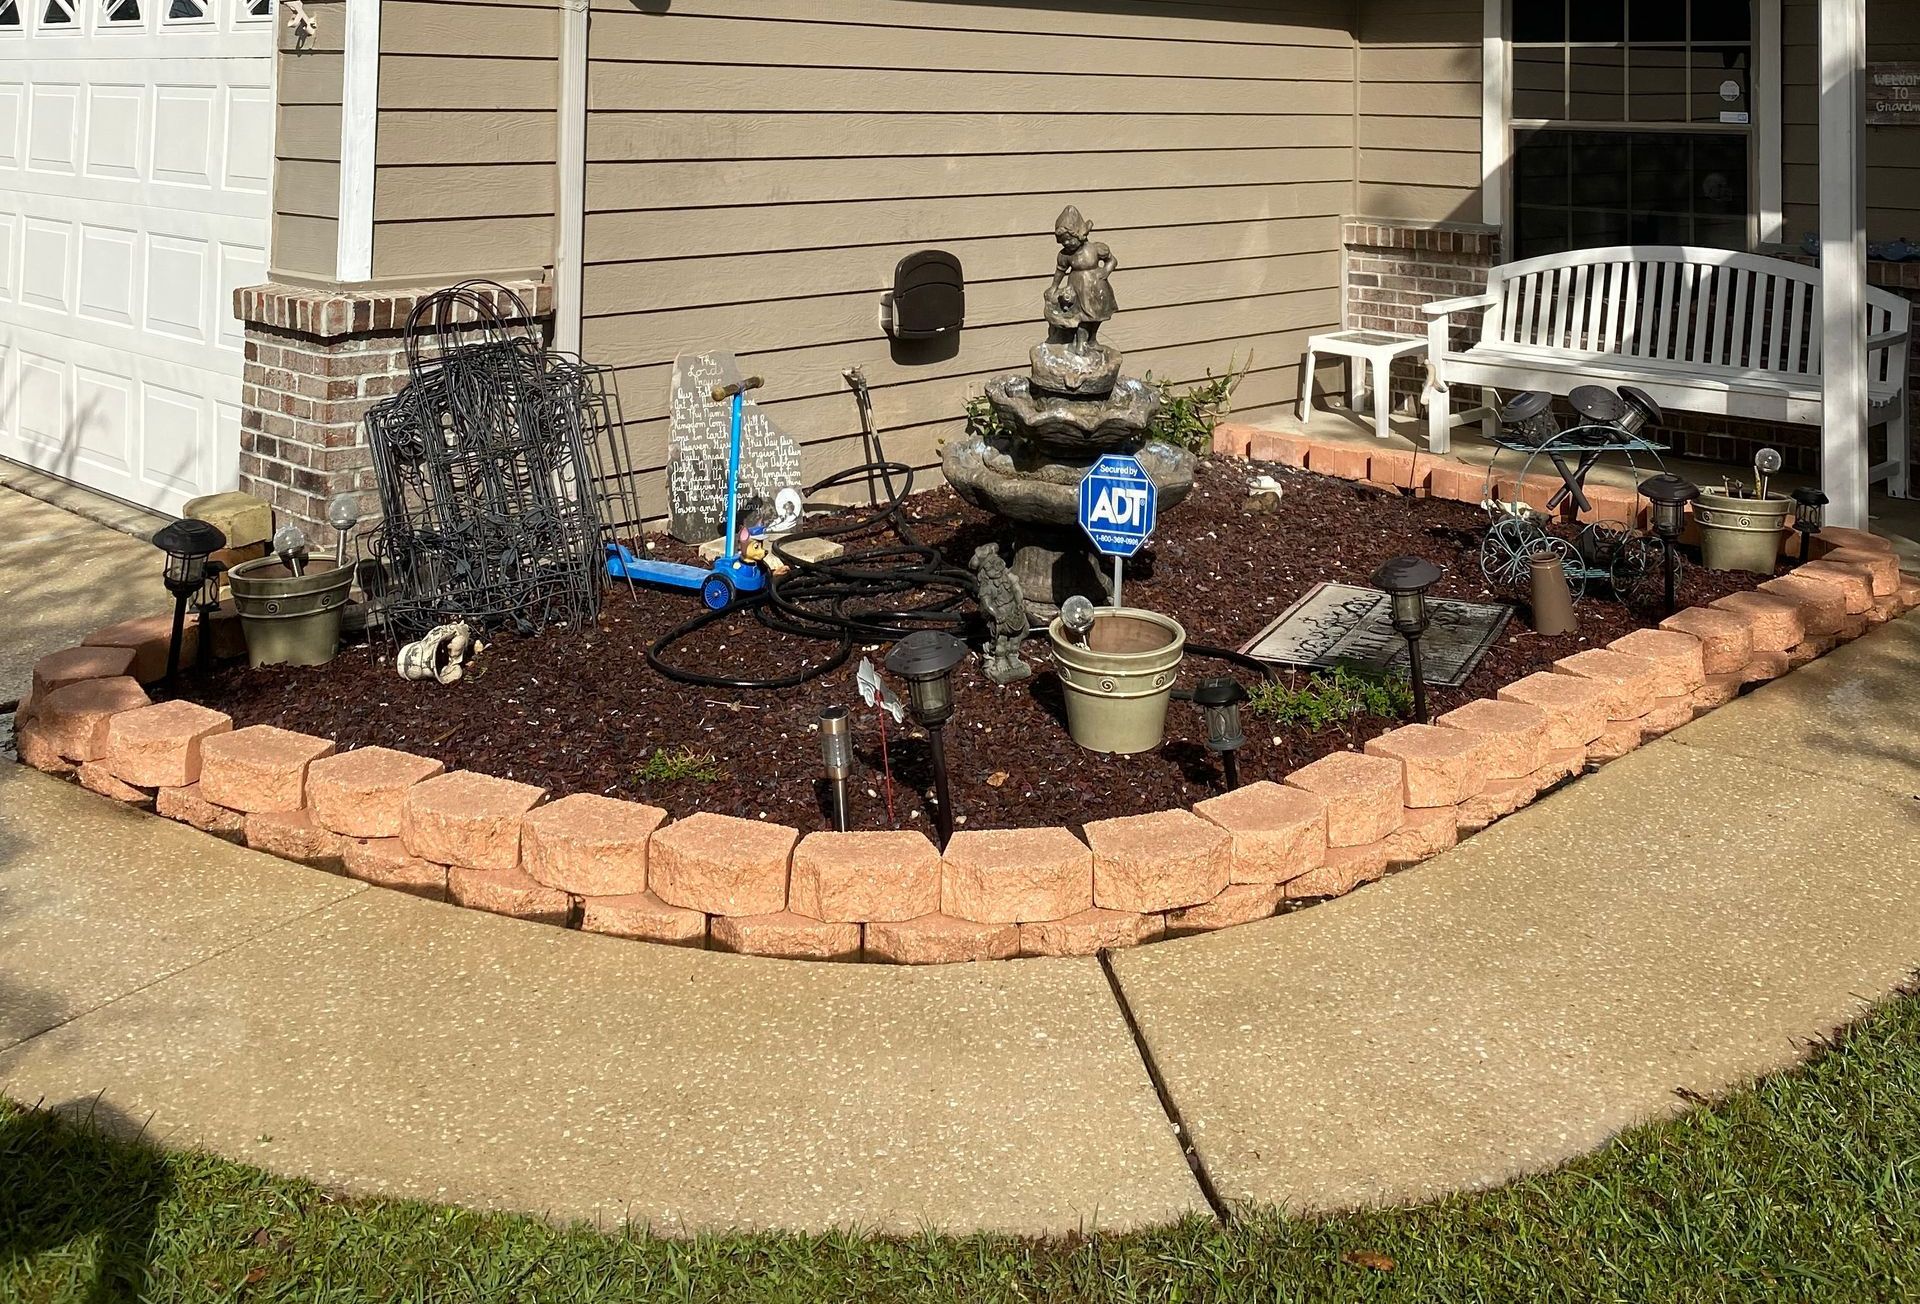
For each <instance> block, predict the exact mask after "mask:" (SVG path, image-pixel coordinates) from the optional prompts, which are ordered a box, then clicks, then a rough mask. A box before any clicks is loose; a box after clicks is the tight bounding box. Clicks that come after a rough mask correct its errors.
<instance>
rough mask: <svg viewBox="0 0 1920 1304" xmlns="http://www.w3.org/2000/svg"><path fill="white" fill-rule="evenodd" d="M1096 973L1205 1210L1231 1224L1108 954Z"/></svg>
mask: <svg viewBox="0 0 1920 1304" xmlns="http://www.w3.org/2000/svg"><path fill="white" fill-rule="evenodd" d="M1099 960H1100V972H1101V973H1103V974H1105V975H1106V976H1107V987H1108V989H1109V990H1110V991H1112V992H1113V1002H1114V1004H1115V1005H1117V1006H1119V1007H1120V1017H1121V1019H1122V1020H1124V1021H1125V1023H1126V1025H1127V1035H1128V1036H1130V1037H1132V1038H1133V1049H1134V1052H1135V1053H1136V1054H1138V1055H1139V1056H1140V1065H1141V1067H1142V1068H1144V1069H1146V1071H1147V1080H1148V1081H1149V1082H1151V1083H1152V1084H1153V1094H1154V1095H1155V1096H1157V1097H1158V1098H1159V1100H1160V1110H1161V1112H1162V1113H1164V1114H1165V1115H1166V1116H1167V1122H1168V1123H1170V1124H1172V1126H1173V1135H1174V1137H1175V1138H1176V1139H1177V1140H1178V1141H1179V1142H1180V1153H1181V1154H1182V1155H1183V1156H1184V1157H1185V1158H1186V1161H1187V1168H1188V1169H1189V1170H1191V1171H1192V1173H1193V1180H1194V1184H1195V1185H1197V1186H1198V1187H1199V1188H1200V1194H1201V1196H1202V1197H1204V1198H1205V1200H1206V1202H1207V1207H1208V1208H1209V1209H1211V1210H1213V1216H1214V1217H1215V1218H1217V1219H1219V1220H1220V1221H1221V1222H1222V1223H1227V1224H1231V1223H1232V1222H1234V1216H1233V1210H1232V1209H1231V1208H1229V1207H1228V1205H1227V1202H1226V1201H1225V1200H1223V1199H1221V1197H1220V1191H1219V1188H1218V1187H1216V1186H1214V1184H1213V1175H1212V1174H1211V1173H1209V1172H1208V1171H1207V1166H1206V1164H1205V1163H1204V1162H1203V1161H1202V1160H1201V1158H1200V1151H1199V1149H1198V1148H1197V1147H1196V1146H1195V1145H1194V1143H1193V1133H1192V1132H1190V1131H1189V1130H1188V1129H1187V1121H1186V1119H1184V1118H1182V1117H1181V1115H1180V1106H1179V1105H1178V1104H1177V1103H1175V1101H1174V1099H1173V1091H1172V1090H1171V1089H1170V1088H1169V1087H1168V1086H1167V1079H1166V1077H1165V1075H1163V1074H1162V1073H1161V1072H1160V1066H1159V1064H1157V1063H1156V1062H1155V1061H1154V1058H1153V1051H1152V1049H1151V1048H1150V1047H1149V1046H1148V1045H1147V1039H1146V1036H1145V1034H1143V1033H1142V1032H1141V1031H1140V1023H1139V1021H1138V1020H1137V1019H1135V1018H1134V1017H1133V1006H1131V1005H1129V1004H1128V1003H1127V993H1126V989H1125V988H1123V987H1122V986H1121V985H1120V975H1119V974H1118V973H1116V972H1115V971H1114V968H1113V959H1112V957H1111V956H1110V955H1109V953H1108V952H1106V951H1102V952H1100V954H1099Z"/></svg>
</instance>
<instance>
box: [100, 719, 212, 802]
mask: <svg viewBox="0 0 1920 1304" xmlns="http://www.w3.org/2000/svg"><path fill="white" fill-rule="evenodd" d="M231 732H233V717H232V716H230V715H228V714H226V713H225V712H224V711H214V710H209V709H208V708H207V707H204V706H199V705H196V704H195V703H193V702H186V701H173V702H157V703H155V704H154V705H152V706H143V707H141V708H139V709H138V710H134V711H127V712H125V713H123V714H121V715H116V716H114V717H113V719H112V721H111V722H110V723H109V724H108V725H107V758H106V759H107V765H108V767H109V768H110V769H111V770H112V771H113V773H114V774H115V775H117V776H118V777H119V778H120V779H122V780H123V781H125V782H127V783H134V784H139V785H141V786H142V787H147V788H184V787H186V786H187V785H189V784H193V783H198V782H199V781H200V746H201V744H202V743H203V742H205V741H206V740H207V739H209V738H211V737H213V736H214V735H215V734H224V733H231Z"/></svg>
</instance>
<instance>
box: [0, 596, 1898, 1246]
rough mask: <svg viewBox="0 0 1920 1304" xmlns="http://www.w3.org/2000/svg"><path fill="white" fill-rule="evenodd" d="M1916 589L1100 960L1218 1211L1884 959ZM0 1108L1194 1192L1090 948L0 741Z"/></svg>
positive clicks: (710, 1207)
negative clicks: (587, 910)
mask: <svg viewBox="0 0 1920 1304" xmlns="http://www.w3.org/2000/svg"><path fill="white" fill-rule="evenodd" d="M1916 705H1920V617H1909V618H1907V619H1905V620H1902V621H1898V622H1895V623H1893V624H1891V625H1888V626H1886V627H1884V628H1882V629H1881V630H1879V631H1876V632H1875V633H1873V634H1870V635H1868V636H1867V637H1866V638H1864V639H1861V640H1859V641H1858V642H1856V643H1853V644H1851V645H1850V646H1848V647H1846V648H1844V649H1842V650H1840V651H1839V652H1837V653H1835V654H1833V655H1832V656H1830V657H1828V658H1827V659H1825V660H1824V661H1823V662H1821V663H1820V664H1818V665H1816V666H1813V667H1810V668H1808V669H1805V670H1802V671H1800V672H1799V673H1797V674H1795V675H1793V676H1790V677H1789V678H1788V679H1786V680H1784V681H1782V682H1781V683H1779V684H1776V685H1773V686H1770V687H1767V688H1764V689H1762V690H1760V691H1759V692H1757V693H1755V694H1753V695H1751V696H1750V697H1748V698H1746V699H1745V700H1743V701H1741V702H1739V703H1737V704H1735V705H1733V706H1730V707H1727V708H1724V709H1722V710H1721V711H1719V712H1716V713H1715V714H1714V715H1713V716H1711V717H1709V718H1708V719H1706V720H1704V721H1702V722H1700V723H1699V724H1696V725H1692V726H1689V727H1688V728H1686V729H1683V730H1681V731H1680V732H1679V733H1677V734H1674V735H1670V736H1669V738H1668V739H1666V740H1663V741H1662V742H1659V743H1656V744H1654V745H1652V746H1651V747H1648V748H1646V749H1643V750H1642V751H1641V752H1639V753H1636V754H1635V755H1633V756H1631V757H1629V758H1628V759H1626V760H1625V761H1621V762H1618V763H1616V764H1614V765H1611V766H1609V767H1607V768H1606V769H1605V770H1603V771H1601V772H1600V773H1599V774H1597V775H1594V776H1591V777H1588V778H1586V779H1583V780H1581V781H1580V782H1579V783H1577V784H1575V785H1573V786H1572V787H1571V788H1569V789H1567V790H1566V791H1564V792H1562V793H1561V794H1559V795H1557V796H1555V797H1553V798H1550V799H1548V800H1547V801H1545V802H1542V803H1539V804H1537V805H1535V806H1534V807H1532V808H1530V809H1528V810H1527V811H1525V812H1523V813H1521V814H1520V815H1517V816H1515V817H1513V818H1511V819H1509V820H1507V821H1505V822H1503V823H1502V824H1500V825H1497V826H1496V827H1495V828H1493V829H1491V830H1489V831H1488V832H1487V833H1485V834H1482V835H1481V836H1479V837H1476V838H1474V839H1471V840H1470V841H1468V842H1467V843H1464V844H1462V846H1461V847H1459V848H1458V849H1457V850H1455V851H1453V852H1450V853H1447V854H1445V855H1443V856H1440V857H1438V858H1436V859H1434V860H1431V861H1429V862H1427V863H1426V864H1425V865H1422V866H1420V867H1418V868H1416V869H1414V870H1412V871H1409V872H1408V873H1405V874H1402V875H1398V876H1395V877H1393V878H1390V879H1388V880H1386V881H1385V882H1383V883H1381V884H1378V885H1376V886H1373V887H1370V888H1365V889H1362V890H1361V891H1359V892H1357V893H1355V894H1354V895H1352V896H1350V897H1347V898H1344V899H1342V900H1339V901H1336V902H1332V903H1329V904H1326V905H1323V906H1319V907H1316V908H1314V909H1312V910H1308V911H1304V912H1300V913H1298V914H1294V915H1290V916H1286V917H1282V918H1279V919H1274V920H1270V921H1267V922H1265V923H1263V924H1255V925H1250V926H1246V927H1242V928H1239V929H1234V930H1231V931H1229V932H1226V933H1222V934H1217V935H1214V936H1212V937H1206V938H1199V939H1192V940H1187V941H1181V942H1172V943H1164V944H1161V945H1158V946H1154V947H1149V948H1146V949H1144V950H1141V951H1138V952H1132V953H1123V954H1120V955H1118V956H1116V957H1115V959H1114V966H1115V970H1116V972H1117V974H1118V978H1119V983H1120V987H1121V989H1122V991H1123V992H1124V995H1125V998H1126V1000H1127V1003H1128V1005H1129V1007H1130V1008H1131V1011H1132V1012H1133V1014H1134V1015H1135V1017H1136V1019H1137V1021H1138V1024H1139V1027H1140V1030H1141V1033H1142V1037H1143V1039H1144V1041H1145V1044H1146V1046H1147V1048H1148V1050H1149V1051H1150V1053H1151V1055H1152V1056H1153V1058H1154V1060H1155V1062H1156V1063H1157V1066H1158V1067H1159V1069H1160V1070H1161V1072H1162V1073H1163V1075H1164V1079H1165V1083H1166V1086H1167V1089H1168V1093H1169V1096H1170V1099H1171V1103H1172V1106H1173V1108H1174V1110H1175V1111H1176V1112H1177V1113H1178V1114H1179V1115H1180V1116H1181V1117H1182V1118H1183V1119H1184V1121H1185V1123H1186V1125H1187V1126H1188V1127H1189V1128H1190V1129H1191V1135H1192V1137H1193V1140H1194V1142H1195V1144H1196V1146H1197V1150H1198V1155H1199V1158H1200V1160H1201V1161H1202V1163H1203V1165H1204V1168H1205V1171H1206V1172H1207V1174H1208V1175H1209V1176H1210V1178H1211V1180H1212V1183H1213V1185H1214V1186H1215V1187H1216V1188H1217V1189H1218V1190H1219V1191H1220V1192H1221V1193H1222V1195H1223V1196H1224V1197H1225V1199H1226V1200H1228V1201H1229V1202H1237V1201H1271V1202H1280V1203H1285V1204H1288V1205H1291V1206H1293V1207H1296V1208H1322V1207H1329V1206H1340V1205H1347V1204H1353V1203H1359V1202H1368V1201H1375V1200H1403V1199H1417V1198H1420V1197H1422V1196H1426V1195H1431V1194H1435V1193H1438V1192H1440V1191H1443V1190H1449V1189H1454V1188H1458V1187H1463V1186H1477V1185H1483V1184H1488V1183H1493V1182H1498V1181H1500V1180H1502V1179H1504V1178H1506V1177H1508V1176H1511V1175H1513V1174H1515V1173H1519V1172H1524V1171H1529V1170H1533V1169H1538V1168H1544V1167H1548V1166H1551V1165H1553V1164H1555V1163H1557V1162H1559V1161H1561V1160H1563V1159H1565V1158H1568V1157H1570V1156H1572V1155H1575V1154H1578V1153H1580V1152H1582V1151H1584V1150H1586V1149H1589V1148H1591V1147H1592V1146H1594V1145H1596V1144H1598V1143H1600V1142H1601V1141H1603V1140H1605V1139H1606V1137H1607V1136H1609V1135H1610V1134H1611V1133H1612V1132H1614V1131H1616V1130H1617V1129H1619V1128H1621V1127H1623V1126H1626V1125H1628V1124H1631V1123H1633V1122H1636V1121H1639V1120H1641V1119H1644V1118H1647V1117H1650V1116H1654V1115H1658V1114H1661V1113H1664V1112H1669V1111H1672V1110H1675V1109H1678V1108H1682V1107H1683V1100H1682V1097H1681V1096H1680V1095H1679V1094H1678V1092H1679V1091H1680V1090H1681V1089H1685V1090H1686V1091H1689V1092H1701V1093H1712V1092H1714V1091H1717V1090H1719V1089H1721V1088H1723V1087H1724V1086H1726V1085H1729V1084H1733V1083H1737V1082H1740V1081H1742V1080H1744V1079H1745V1078H1747V1077H1749V1076H1750V1075H1753V1074H1756V1073H1760V1072H1764V1071H1766V1070H1768V1069H1771V1068H1776V1067H1779V1066H1781V1065H1784V1064H1787V1063H1789V1062H1791V1061H1792V1060H1793V1059H1794V1058H1795V1057H1796V1056H1797V1055H1798V1054H1799V1053H1800V1051H1801V1049H1802V1048H1803V1047H1804V1045H1805V1044H1806V1043H1807V1041H1808V1040H1809V1039H1811V1038H1814V1037H1818V1036H1821V1035H1824V1034H1825V1033H1827V1032H1829V1031H1831V1030H1832V1029H1833V1028H1834V1027H1835V1026H1836V1025H1838V1024H1841V1023H1843V1022H1845V1021H1847V1020H1849V1019H1851V1018H1853V1017H1854V1016H1855V1015H1857V1014H1858V1013H1859V1012H1860V1011H1861V1010H1863V1009H1864V1008H1865V1007H1866V1006H1867V1004H1869V1003H1870V1002H1872V1001H1874V1000H1876V999H1878V998H1880V997H1882V996H1884V995H1886V994H1888V993H1890V992H1891V991H1892V990H1893V989H1894V987H1895V986H1896V984H1898V983H1899V982H1900V981H1901V980H1902V979H1904V978H1905V977H1906V976H1907V974H1908V973H1909V972H1910V971H1911V969H1912V968H1913V967H1914V966H1915V965H1916V964H1917V963H1920V856H1917V855H1915V854H1914V848H1915V846H1916V843H1917V842H1920V803H1916V801H1915V800H1914V798H1915V796H1916V795H1917V794H1920V740H1917V739H1916V737H1915V735H1914V733H1913V731H1912V730H1911V729H1909V728H1907V727H1906V726H1905V722H1906V721H1907V720H1910V719H1912V718H1913V712H1914V707H1915V706H1916ZM8 1046H10V1047H11V1048H10V1049H5V1050H4V1051H0V1092H4V1093H5V1094H7V1095H10V1096H12V1097H14V1098H16V1099H22V1100H27V1101H35V1100H45V1101H47V1102H49V1103H54V1104H62V1103H67V1102H75V1101H85V1100H87V1099H89V1098H92V1097H94V1096H96V1095H99V1096H101V1097H102V1098H103V1099H104V1101H105V1103H106V1104H108V1105H109V1106H111V1107H112V1108H113V1110H114V1111H115V1112H117V1113H118V1114H120V1115H124V1116H128V1117H131V1118H134V1119H140V1120H147V1119H151V1128H150V1130H151V1132H152V1134H154V1135H157V1136H158V1137H160V1138H161V1139H163V1140H167V1141H172V1142H177V1143H196V1144H203V1145H206V1146H209V1147H211V1148H213V1149H215V1150H218V1151H220V1152H221V1153H224V1154H228V1155H231V1156H233V1157H235V1158H239V1159H243V1160H247V1161H249V1162H253V1163H258V1164H260V1165H262V1166H264V1167H267V1168H270V1169H273V1170H275V1171H280V1172H286V1173H293V1174H299V1175H305V1176H310V1177H313V1178H315V1179H317V1180H321V1181H324V1182H329V1183H336V1184H339V1185H341V1186H345V1187H348V1188H350V1189H353V1190H361V1191H379V1192H392V1193H398V1194H406V1195H413V1196H423V1197H427V1198H435V1199H443V1200H450V1201H455V1202H461V1203H469V1204H476V1205H487V1206H498V1207H504V1208H511V1209H521V1210H528V1211H533V1212H538V1213H545V1214H550V1215H554V1216H559V1217H586V1218H597V1219H602V1220H608V1221H612V1220H618V1219H620V1218H623V1217H629V1216H630V1217H632V1218H634V1219H637V1220H639V1221H642V1222H649V1223H652V1224H653V1225H654V1226H656V1227H657V1228H659V1229H661V1230H670V1231H682V1230H685V1231H692V1230H712V1229H724V1228H728V1227H736V1226H737V1227H764V1226H787V1227H795V1228H809V1229H812V1228H822V1227H828V1226H836V1225H852V1226H856V1227H863V1228H881V1229H888V1230H911V1229H913V1228H915V1227H917V1226H920V1225H923V1224H925V1225H931V1226H935V1227H940V1228H944V1229H947V1230H954V1231H962V1230H967V1229H969V1228H976V1227H977V1228H988V1229H993V1230H1000V1231H1010V1232H1021V1233H1064V1232H1070V1231H1074V1230H1077V1229H1080V1228H1085V1227H1091V1226H1095V1225H1098V1226H1101V1227H1105V1228H1109V1229H1118V1228H1127V1227H1136V1226H1140V1225H1143V1224H1149V1223H1155V1222H1162V1221H1166V1220H1169V1219H1172V1218H1175V1217H1178V1216H1180V1215H1181V1214H1183V1213H1185V1212H1188V1211H1193V1210H1203V1209H1204V1208H1205V1207H1206V1206H1205V1203H1204V1201H1203V1199H1202V1197H1201V1194H1200V1191H1199V1187H1198V1185H1197V1184H1196V1182H1195V1180H1194V1178H1193V1176H1192V1174H1191V1173H1190V1172H1189V1169H1188V1167H1187V1165H1186V1163H1185V1161H1184V1159H1183V1157H1182V1154H1181V1151H1180V1149H1179V1147H1178V1145H1177V1144H1176V1137H1175V1133H1174V1131H1173V1129H1172V1127H1171V1125H1170V1122H1169V1120H1168V1118H1167V1116H1166V1114H1165V1113H1164V1112H1163V1110H1162V1107H1161V1102H1160V1101H1159V1100H1158V1098H1157V1097H1156V1094H1155V1092H1154V1089H1153V1087H1152V1085H1151V1082H1150V1079H1149V1077H1148V1075H1147V1072H1146V1070H1145V1067H1144V1065H1143V1063H1142V1060H1141V1057H1140V1054H1139V1050H1138V1047H1137V1046H1136V1045H1135V1043H1134V1042H1133V1040H1132V1039H1131V1038H1130V1036H1129V1033H1128V1029H1127V1027H1126V1023H1125V1020H1124V1017H1123V1013H1122V1011H1121V1009H1120V1006H1119V1005H1118V1003H1117V1002H1116V1000H1115V999H1114V996H1113V993H1112V991H1111V990H1110V988H1109V986H1108V984H1107V982H1106V980H1105V978H1104V977H1103V975H1102V973H1101V971H1100V968H1099V966H1098V965H1097V964H1096V963H1094V962H1093V961H1078V962H1076V961H1050V960H1038V961H1015V962H1008V963H1004V964H993V965H976V966H963V967H957V968H950V969H934V970H910V969H894V968H883V967H878V966H873V967H861V966H838V965H806V964H798V963H792V962H780V961H758V960H751V959H743V958H739V957H733V956H725V955H719V954H711V953H705V952H682V951H676V950H669V949H664V948H654V947H648V946H643V945H638V944H632V943H625V942H620V941H617V940H613V939H609V938H600V937H592V936H586V935H583V934H579V933H566V932H559V931H556V930H552V929H547V928H542V927H538V926H535V925H529V924H523V923H519V922H516V921H510V920H505V919H498V918H493V917H489V916H485V915H481V914H478V913H475V912H470V911H461V910H455V909H452V908H447V907H441V906H436V905H430V904H428V903H425V902H420V901H415V900H412V899H410V898H406V897H400V896H395V895H391V894H386V893H381V892H378V891H373V890H367V889H363V888H361V887H360V886H359V885H358V884H355V883H351V882H348V881H346V880H343V879H337V878H331V877H328V876H326V875H323V874H318V873H314V872H311V871H306V870H301V869H297V868H293V867H290V866H288V865H286V864H284V863H282V862H279V861H274V860H270V859H267V858H265V857H261V856H257V855H254V854H252V853H249V852H245V851H241V850H238V849H235V848H230V847H227V846H225V845H224V844H220V843H217V842H212V841H211V840H209V839H207V838H205V837H204V836H202V835H199V834H195V833H193V832H191V831H189V830H187V829H185V828H183V827H181V826H178V825H173V824H169V823H166V822H162V821H154V820H149V819H146V818H144V817H140V816H136V815H134V814H132V813H130V812H128V811H125V810H123V809H121V808H119V807H117V806H115V805H114V804H113V803H111V802H108V801H105V800H103V799H98V798H95V797H93V796H91V795H90V794H87V793H85V792H82V791H80V790H78V789H76V788H73V787H71V786H69V785H65V784H61V783H58V782H56V781H54V780H51V779H48V778H45V777H43V776H40V775H38V774H32V773H29V772H27V771H24V770H18V769H4V768H0V1047H8Z"/></svg>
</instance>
